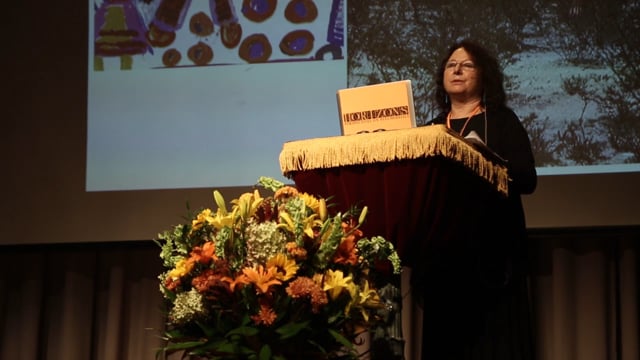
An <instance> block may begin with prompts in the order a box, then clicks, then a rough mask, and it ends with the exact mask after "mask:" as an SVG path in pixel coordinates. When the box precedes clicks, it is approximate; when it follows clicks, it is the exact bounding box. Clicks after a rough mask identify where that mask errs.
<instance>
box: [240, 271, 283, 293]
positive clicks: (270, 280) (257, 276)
mask: <svg viewBox="0 0 640 360" xmlns="http://www.w3.org/2000/svg"><path fill="white" fill-rule="evenodd" d="M242 273H243V274H244V276H246V280H247V282H248V283H250V284H254V285H255V286H256V289H257V290H259V292H261V293H263V294H265V293H267V292H268V291H269V287H270V286H271V285H280V284H282V282H280V280H277V279H276V275H277V269H276V268H275V267H269V268H267V269H266V270H265V269H264V267H263V266H262V265H259V266H258V267H257V268H244V269H242Z"/></svg>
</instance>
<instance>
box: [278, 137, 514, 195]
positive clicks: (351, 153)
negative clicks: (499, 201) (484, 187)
mask: <svg viewBox="0 0 640 360" xmlns="http://www.w3.org/2000/svg"><path fill="white" fill-rule="evenodd" d="M432 156H442V157H446V158H448V159H451V160H452V161H455V162H458V163H461V164H462V165H464V166H465V167H467V168H468V169H470V170H471V171H473V172H474V173H476V174H477V175H478V176H480V177H482V178H484V179H485V180H487V181H488V182H489V183H491V184H492V185H494V186H495V187H496V189H497V190H498V191H499V192H501V193H504V194H507V192H508V180H509V179H508V174H507V169H506V166H505V165H504V164H502V163H500V162H499V161H492V160H490V159H489V158H488V157H486V156H484V155H483V153H482V152H480V151H479V150H477V149H476V148H475V147H474V146H473V145H471V144H470V143H469V142H467V141H465V140H464V139H463V138H462V137H460V136H459V135H458V134H457V133H454V132H452V131H451V130H449V129H447V128H446V127H445V126H444V125H432V126H423V127H418V128H412V129H403V130H390V131H381V132H374V133H365V134H356V135H347V136H333V137H325V138H315V139H307V140H298V141H290V142H287V143H285V144H284V145H283V148H282V151H281V152H280V169H281V170H282V173H283V174H284V175H285V176H286V177H289V178H291V175H292V174H293V173H295V172H298V171H307V170H315V169H329V168H337V167H343V166H351V165H366V164H374V163H385V162H393V161H397V160H412V159H418V158H424V157H432Z"/></svg>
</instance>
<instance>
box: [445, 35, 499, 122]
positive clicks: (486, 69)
mask: <svg viewBox="0 0 640 360" xmlns="http://www.w3.org/2000/svg"><path fill="white" fill-rule="evenodd" d="M460 48H463V49H465V50H466V51H467V52H468V53H469V54H470V55H471V58H472V60H473V63H474V64H475V65H476V67H477V69H478V72H479V74H480V86H481V88H482V104H483V105H484V106H485V107H486V108H496V107H499V106H503V105H505V102H506V94H505V91H504V85H503V81H504V75H503V73H502V69H501V68H500V65H499V64H498V60H497V59H496V58H495V57H494V56H493V55H492V54H490V53H489V51H487V50H486V49H485V48H483V47H482V46H480V45H478V44H477V43H475V42H473V41H471V40H462V41H460V42H457V43H455V44H453V45H452V46H451V47H450V48H449V51H448V52H447V55H446V56H445V57H444V58H443V59H442V62H441V63H440V67H439V68H438V72H437V73H436V76H435V79H436V91H435V101H436V103H437V104H438V106H439V107H440V110H442V111H445V112H446V111H449V110H450V109H451V104H450V102H449V97H448V95H447V92H446V91H445V90H444V70H445V65H446V63H447V61H448V60H449V57H451V54H453V52H454V51H456V50H458V49H460Z"/></svg>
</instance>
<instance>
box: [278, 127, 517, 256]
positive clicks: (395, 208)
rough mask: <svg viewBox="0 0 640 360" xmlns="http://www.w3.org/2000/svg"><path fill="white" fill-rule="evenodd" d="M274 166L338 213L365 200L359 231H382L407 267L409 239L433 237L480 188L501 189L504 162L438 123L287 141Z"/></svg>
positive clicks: (504, 186)
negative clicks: (481, 150) (277, 165)
mask: <svg viewBox="0 0 640 360" xmlns="http://www.w3.org/2000/svg"><path fill="white" fill-rule="evenodd" d="M280 167H281V170H282V173H283V174H284V175H285V176H286V177H287V178H289V179H292V180H293V181H294V183H295V185H296V187H297V188H298V189H299V190H301V191H303V192H307V193H309V194H312V195H316V196H320V197H325V198H330V199H331V202H332V203H333V204H335V206H336V210H337V211H343V212H344V211H346V210H347V209H348V207H349V206H353V205H358V206H364V205H366V206H368V208H369V213H368V214H367V221H366V223H365V224H364V225H363V227H362V230H363V231H364V233H365V235H367V236H373V235H380V236H384V237H385V238H386V239H387V240H389V241H391V242H392V243H393V244H394V245H395V246H396V248H397V251H398V254H399V255H400V257H401V259H402V260H403V262H407V263H408V264H409V265H410V264H411V262H412V259H411V256H409V252H410V251H412V250H414V249H415V246H414V245H415V244H412V242H413V241H414V240H415V239H420V240H421V241H426V242H428V241H430V239H433V240H434V241H438V239H437V234H438V233H439V232H441V231H443V230H445V228H446V227H447V225H448V223H450V222H453V221H454V220H456V219H451V217H452V216H456V217H459V216H462V215H464V213H465V212H466V211H465V209H466V210H467V211H471V210H473V208H474V206H473V202H475V201H483V200H484V199H483V198H484V196H486V195H487V192H488V193H489V196H496V197H498V196H503V195H506V194H507V191H508V176H507V171H506V167H505V166H504V164H501V163H499V162H497V161H491V160H489V159H487V157H486V156H484V155H483V154H482V152H480V151H478V150H477V149H476V148H475V147H474V146H473V145H471V144H470V143H468V142H466V141H465V140H464V139H462V138H461V137H459V136H458V135H457V134H455V133H453V132H452V131H450V130H449V129H447V128H446V127H445V126H444V125H432V126H425V127H419V128H412V129H405V130H392V131H382V132H376V133H365V134H356V135H349V136H336V137H326V138H317V139H308V140H299V141H292V142H287V143H285V144H284V145H283V149H282V151H281V153H280ZM478 192H480V194H481V195H482V197H480V198H479V197H478V195H479V194H478Z"/></svg>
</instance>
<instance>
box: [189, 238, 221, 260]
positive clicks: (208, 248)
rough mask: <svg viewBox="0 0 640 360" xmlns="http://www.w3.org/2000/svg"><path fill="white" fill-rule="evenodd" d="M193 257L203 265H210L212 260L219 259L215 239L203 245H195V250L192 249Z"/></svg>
mask: <svg viewBox="0 0 640 360" xmlns="http://www.w3.org/2000/svg"><path fill="white" fill-rule="evenodd" d="M191 258H193V260H194V261H195V262H199V263H200V264H202V265H209V263H211V260H217V259H218V257H217V256H216V244H215V243H214V242H213V241H207V242H206V243H204V245H202V247H200V246H196V247H194V248H193V250H191Z"/></svg>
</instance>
